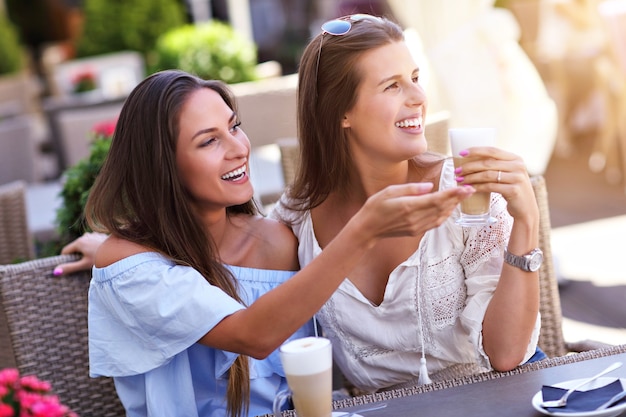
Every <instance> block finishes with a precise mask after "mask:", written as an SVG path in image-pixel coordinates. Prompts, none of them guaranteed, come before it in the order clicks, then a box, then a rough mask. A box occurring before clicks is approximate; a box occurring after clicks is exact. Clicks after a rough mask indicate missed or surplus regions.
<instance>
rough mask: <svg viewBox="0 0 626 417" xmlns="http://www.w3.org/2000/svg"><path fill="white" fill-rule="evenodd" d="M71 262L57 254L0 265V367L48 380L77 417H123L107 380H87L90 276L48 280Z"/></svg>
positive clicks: (70, 257) (88, 273) (79, 274)
mask: <svg viewBox="0 0 626 417" xmlns="http://www.w3.org/2000/svg"><path fill="white" fill-rule="evenodd" d="M72 259H76V258H75V257H74V256H70V255H63V256H54V257H49V258H43V259H37V260H33V261H28V262H24V263H21V264H14V265H2V266H0V307H1V308H0V361H1V362H0V367H8V366H11V367H17V368H18V370H19V371H20V373H21V374H24V375H26V374H31V375H36V376H37V377H39V378H41V379H42V380H46V381H49V382H50V383H51V384H52V388H53V390H54V392H55V393H56V394H57V395H58V396H59V398H60V400H61V402H62V403H63V404H65V405H67V406H68V407H70V408H71V409H72V410H73V411H74V412H76V413H77V414H79V415H81V416H98V417H108V416H123V415H124V409H123V407H122V405H121V403H120V401H119V399H118V397H117V394H116V391H115V387H114V384H113V381H112V379H110V378H90V377H89V360H88V341H87V291H88V288H89V281H90V278H91V272H90V271H83V272H79V273H76V274H73V275H70V276H66V277H54V276H53V275H52V270H53V268H54V267H55V266H56V265H58V264H60V263H64V262H68V261H69V260H72ZM2 316H4V319H5V320H6V323H2V318H3V317H2ZM3 324H4V325H3ZM7 324H8V326H7ZM7 327H8V333H7ZM10 356H13V357H10Z"/></svg>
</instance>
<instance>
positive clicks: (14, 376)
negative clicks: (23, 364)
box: [0, 368, 20, 385]
mask: <svg viewBox="0 0 626 417" xmlns="http://www.w3.org/2000/svg"><path fill="white" fill-rule="evenodd" d="M19 377H20V374H19V372H18V370H17V369H15V368H6V369H3V370H1V371H0V384H3V385H13V384H15V383H16V382H17V380H18V378H19Z"/></svg>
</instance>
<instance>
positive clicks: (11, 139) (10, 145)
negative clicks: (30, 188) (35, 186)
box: [0, 115, 39, 184]
mask: <svg viewBox="0 0 626 417" xmlns="http://www.w3.org/2000/svg"><path fill="white" fill-rule="evenodd" d="M33 123H34V119H33V117H32V116H30V115H17V116H12V117H5V118H3V117H2V116H1V115H0V184H5V183H7V182H11V181H17V180H24V181H26V182H28V183H32V182H34V181H35V180H36V179H37V178H38V177H39V175H37V173H36V171H37V167H36V166H35V161H36V160H37V158H38V155H37V144H36V143H35V142H36V141H35V133H34V129H33Z"/></svg>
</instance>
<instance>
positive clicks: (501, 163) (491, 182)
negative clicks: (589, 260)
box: [454, 147, 539, 220]
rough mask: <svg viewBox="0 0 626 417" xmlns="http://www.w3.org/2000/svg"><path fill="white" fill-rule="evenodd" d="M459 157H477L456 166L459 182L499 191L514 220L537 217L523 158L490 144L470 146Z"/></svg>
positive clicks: (490, 190) (477, 187)
mask: <svg viewBox="0 0 626 417" xmlns="http://www.w3.org/2000/svg"><path fill="white" fill-rule="evenodd" d="M460 156H461V157H467V158H472V159H474V158H478V159H475V160H472V161H469V162H466V163H464V164H463V167H462V168H457V169H455V171H454V172H455V175H456V180H457V183H458V184H468V185H472V186H473V187H474V188H475V189H476V192H494V193H499V194H501V195H502V196H503V197H504V198H505V199H506V201H507V209H508V211H509V214H510V215H511V216H512V217H513V218H514V219H516V220H521V219H525V218H526V219H530V218H532V219H538V218H539V209H538V208H537V202H536V200H535V195H534V192H533V187H532V184H531V183H530V177H529V176H528V171H527V170H526V165H525V164H524V161H523V160H522V158H520V157H519V156H517V155H515V154H512V153H510V152H506V151H504V150H502V149H498V148H493V147H475V148H470V149H467V150H466V151H463V152H461V155H460ZM529 216H530V217H529Z"/></svg>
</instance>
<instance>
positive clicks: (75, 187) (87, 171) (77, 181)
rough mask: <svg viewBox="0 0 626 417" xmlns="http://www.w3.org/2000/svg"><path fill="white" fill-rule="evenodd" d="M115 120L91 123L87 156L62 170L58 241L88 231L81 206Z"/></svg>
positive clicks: (85, 201)
mask: <svg viewBox="0 0 626 417" xmlns="http://www.w3.org/2000/svg"><path fill="white" fill-rule="evenodd" d="M115 123H116V121H105V122H103V123H100V124H98V125H96V126H94V130H93V132H94V138H93V142H92V144H91V148H90V154H89V157H88V158H86V159H83V160H81V161H79V162H78V163H77V164H76V165H74V166H72V167H70V168H68V169H67V170H66V171H65V172H64V183H63V188H62V189H61V199H62V204H61V207H60V208H59V209H58V210H57V217H56V221H57V224H58V230H59V235H60V243H61V245H65V244H67V243H69V242H71V241H72V240H74V239H76V238H78V237H80V236H82V234H83V233H84V232H88V231H91V229H89V227H88V225H87V224H86V222H85V216H84V214H83V210H84V208H85V204H86V203H87V197H88V196H89V191H91V187H92V186H93V183H94V181H95V179H96V176H98V174H99V173H100V168H102V164H103V163H104V160H105V158H106V156H107V154H108V153H109V148H110V147H111V137H112V136H113V131H114V130H115ZM57 253H58V252H57Z"/></svg>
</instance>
